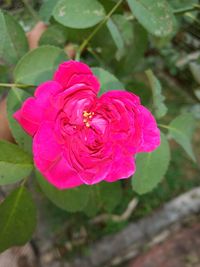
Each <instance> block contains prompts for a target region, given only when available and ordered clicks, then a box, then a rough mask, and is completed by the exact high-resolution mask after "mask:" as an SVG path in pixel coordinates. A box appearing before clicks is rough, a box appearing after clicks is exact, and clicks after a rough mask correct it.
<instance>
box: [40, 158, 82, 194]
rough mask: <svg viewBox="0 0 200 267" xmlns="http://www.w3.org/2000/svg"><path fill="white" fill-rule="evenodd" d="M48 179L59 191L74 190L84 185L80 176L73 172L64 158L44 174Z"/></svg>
mask: <svg viewBox="0 0 200 267" xmlns="http://www.w3.org/2000/svg"><path fill="white" fill-rule="evenodd" d="M44 175H45V177H46V179H47V180H48V181H49V182H50V183H51V184H53V185H54V186H55V187H57V188H58V189H67V188H73V187H76V186H79V185H81V184H83V182H82V181H81V180H80V178H79V174H78V173H77V172H76V171H75V170H73V169H72V168H71V167H70V165H69V164H68V162H67V161H66V159H65V158H64V157H60V159H59V160H58V161H57V162H55V163H54V164H53V165H52V166H51V167H50V168H49V169H48V170H47V171H45V172H44Z"/></svg>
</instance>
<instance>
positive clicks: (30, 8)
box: [21, 0, 41, 22]
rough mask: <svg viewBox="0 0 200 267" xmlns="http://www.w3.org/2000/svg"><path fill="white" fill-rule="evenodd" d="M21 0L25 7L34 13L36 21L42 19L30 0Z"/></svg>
mask: <svg viewBox="0 0 200 267" xmlns="http://www.w3.org/2000/svg"><path fill="white" fill-rule="evenodd" d="M21 1H22V2H23V4H24V5H25V7H26V8H27V9H28V11H29V13H30V14H31V15H32V17H33V18H34V20H35V21H36V22H38V21H40V20H41V19H40V17H39V15H38V14H37V12H36V11H35V10H34V8H32V6H31V5H30V4H29V2H28V0H21Z"/></svg>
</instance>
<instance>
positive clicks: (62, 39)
mask: <svg viewBox="0 0 200 267" xmlns="http://www.w3.org/2000/svg"><path fill="white" fill-rule="evenodd" d="M67 37H68V33H67V29H66V27H64V26H62V25H59V24H54V25H51V26H49V27H48V29H47V30H46V31H45V32H44V33H43V34H42V36H41V38H40V41H39V45H48V44H49V45H53V46H58V47H61V48H62V47H64V45H65V43H66V41H67Z"/></svg>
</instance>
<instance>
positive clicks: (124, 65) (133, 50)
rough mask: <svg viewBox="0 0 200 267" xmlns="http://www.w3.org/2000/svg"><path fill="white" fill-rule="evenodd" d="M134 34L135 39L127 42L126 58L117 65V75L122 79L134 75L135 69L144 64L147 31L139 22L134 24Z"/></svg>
mask: <svg viewBox="0 0 200 267" xmlns="http://www.w3.org/2000/svg"><path fill="white" fill-rule="evenodd" d="M132 34H133V37H132V38H131V37H130V39H129V41H128V42H127V48H126V51H127V52H126V54H125V56H124V57H123V58H122V59H121V60H120V61H119V62H117V63H116V64H115V66H116V73H117V75H120V77H124V76H125V75H130V74H132V73H133V72H134V71H135V68H136V67H137V66H138V65H139V64H141V63H143V60H144V53H145V51H146V49H147V47H148V35H147V31H146V30H145V29H144V28H143V27H142V26H141V25H140V24H139V23H138V22H135V21H134V22H133V25H132ZM129 36H130V35H129ZM127 40H128V39H127Z"/></svg>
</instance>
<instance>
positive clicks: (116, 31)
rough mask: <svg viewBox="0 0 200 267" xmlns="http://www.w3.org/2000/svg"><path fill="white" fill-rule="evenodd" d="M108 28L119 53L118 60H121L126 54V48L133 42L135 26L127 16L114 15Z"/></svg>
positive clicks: (109, 21) (117, 54) (108, 23)
mask: <svg viewBox="0 0 200 267" xmlns="http://www.w3.org/2000/svg"><path fill="white" fill-rule="evenodd" d="M107 27H108V29H109V31H110V34H111V36H112V38H113V41H114V42H115V45H116V47H117V48H118V51H117V53H116V59H117V60H120V59H121V58H122V57H123V56H124V55H125V53H126V47H127V46H129V45H131V44H132V42H133V26H132V23H131V22H130V21H129V20H128V18H127V17H126V16H125V15H118V14H116V15H113V16H112V17H111V18H110V19H109V20H108V22H107Z"/></svg>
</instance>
